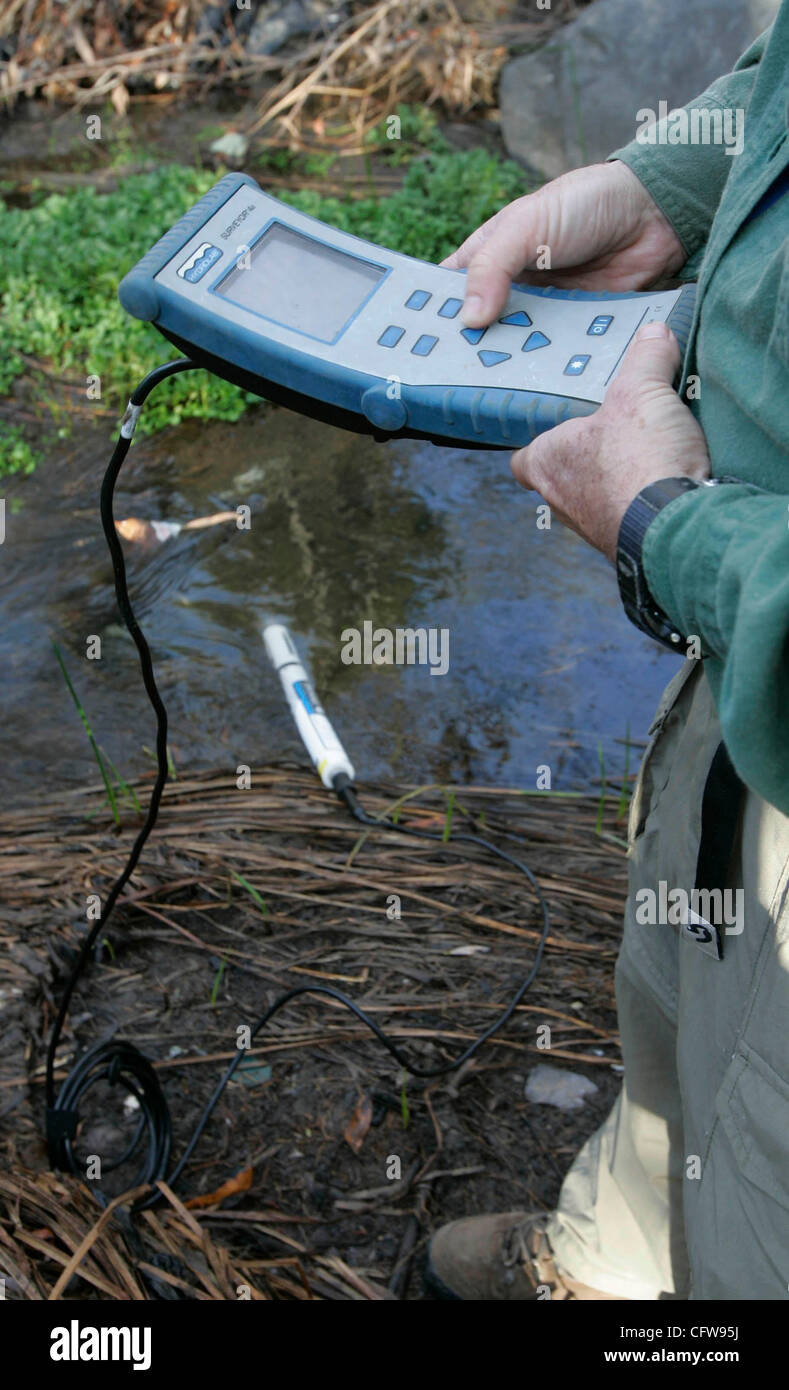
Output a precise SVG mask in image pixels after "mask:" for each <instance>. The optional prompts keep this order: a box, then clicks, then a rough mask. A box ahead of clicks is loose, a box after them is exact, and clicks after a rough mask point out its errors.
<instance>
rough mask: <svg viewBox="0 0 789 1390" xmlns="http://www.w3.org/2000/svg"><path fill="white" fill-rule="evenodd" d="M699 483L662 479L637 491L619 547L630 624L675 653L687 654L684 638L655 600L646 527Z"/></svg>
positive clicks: (618, 560) (623, 524)
mask: <svg viewBox="0 0 789 1390" xmlns="http://www.w3.org/2000/svg"><path fill="white" fill-rule="evenodd" d="M698 486H699V484H698V483H696V482H694V481H693V479H692V478H685V477H681V478H662V479H661V481H660V482H658V483H650V485H649V487H645V488H643V489H642V491H641V492H639V493H638V495H637V496H636V497H634V498H633V501H632V502H631V503H630V506H629V507H628V509H627V511H626V512H625V514H624V516H623V517H622V522H621V525H620V527H619V537H618V540H617V547H616V574H617V579H618V581H619V593H620V596H621V599H622V605H623V607H624V610H625V612H626V614H627V616H628V618H629V619H630V621H631V623H635V625H636V627H638V628H640V629H641V631H642V632H646V633H647V635H648V636H649V637H653V638H654V639H655V641H657V642H662V644H663V646H664V647H668V648H669V650H670V651H672V652H678V653H681V654H682V655H684V654H685V645H686V643H685V637H684V635H683V633H681V632H679V631H678V629H677V628H676V627H675V625H674V624H673V623H672V621H671V619H670V618H669V617H668V616H667V614H665V613H664V612H663V609H662V608H659V607H658V605H657V604H656V603H655V600H654V599H653V597H652V595H651V593H650V592H649V585H648V584H647V579H646V575H645V573H644V566H643V563H642V546H643V542H644V536H645V534H646V530H647V527H648V526H649V525H650V524H651V523H652V522H653V521H654V519H655V517H656V516H657V514H658V512H660V511H662V510H663V508H664V507H666V506H668V504H669V502H673V501H674V499H675V498H677V497H681V496H682V494H683V493H685V492H690V491H691V490H692V489H695V488H697V487H698Z"/></svg>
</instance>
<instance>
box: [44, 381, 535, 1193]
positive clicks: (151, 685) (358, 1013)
mask: <svg viewBox="0 0 789 1390" xmlns="http://www.w3.org/2000/svg"><path fill="white" fill-rule="evenodd" d="M195 365H196V364H195V363H193V362H191V361H189V359H188V358H179V359H178V360H177V361H174V362H167V363H166V364H165V365H164V366H161V367H156V368H155V369H154V370H153V371H152V372H149V373H148V375H147V376H146V377H145V378H144V380H143V381H142V382H141V383H140V385H139V386H138V387H137V389H136V390H135V391H134V392H133V394H132V396H131V398H130V400H129V405H128V407H127V410H126V414H125V415H124V418H123V421H122V422H121V435H120V438H119V439H118V442H117V444H116V446H115V449H114V451H113V454H112V458H111V459H110V462H109V464H108V466H107V471H106V474H105V476H104V481H103V483H102V487H101V523H102V527H103V529H104V535H105V537H106V540H107V545H108V547H109V551H110V558H111V560H112V567H113V572H114V576H115V594H116V597H117V601H118V607H119V609H120V613H121V616H122V618H123V621H124V623H125V624H126V627H127V628H128V630H129V632H130V634H131V636H132V638H133V640H134V643H135V646H136V647H137V650H138V652H139V656H140V669H141V672H142V678H143V684H144V685H145V690H146V693H147V695H148V698H149V700H150V702H151V705H152V706H153V710H154V713H155V714H156V761H157V768H158V770H157V775H156V781H155V783H154V786H153V790H152V792H151V799H150V801H149V803H148V812H147V815H146V818H145V822H144V824H143V826H142V829H141V830H140V831H139V833H138V835H137V838H136V839H135V841H134V844H133V846H132V849H131V853H130V854H129V858H128V860H127V862H126V866H125V868H124V869H123V871H122V872H121V874H120V875H119V877H118V878H117V880H116V881H115V883H114V884H113V886H112V888H111V890H110V893H109V896H108V898H107V901H106V903H105V904H104V908H103V910H102V913H101V916H100V918H99V920H98V922H96V924H95V926H94V927H93V928H92V929H91V931H90V932H89V933H88V935H87V937H86V938H85V941H84V942H83V945H82V949H81V950H80V953H79V956H78V957H77V961H76V963H75V965H74V968H73V970H72V973H71V975H70V977H69V979H68V982H67V984H66V987H65V990H64V992H63V997H62V999H61V1002H60V1008H59V1009H58V1013H57V1017H56V1019H55V1024H54V1027H53V1029H52V1036H51V1038H50V1042H49V1047H48V1050H47V1064H46V1087H45V1090H46V1103H47V1122H46V1131H47V1148H48V1153H49V1160H50V1164H51V1165H52V1167H53V1168H59V1169H64V1170H69V1171H71V1172H72V1173H74V1174H79V1173H80V1167H79V1164H78V1161H77V1158H76V1155H75V1153H74V1147H73V1142H74V1139H75V1136H76V1132H77V1125H78V1121H79V1103H80V1101H81V1100H82V1099H83V1098H84V1096H85V1095H86V1094H87V1092H88V1091H89V1090H90V1089H91V1088H92V1087H93V1086H95V1085H97V1084H98V1083H99V1082H102V1081H103V1082H106V1083H107V1084H109V1085H121V1086H122V1087H123V1088H124V1089H125V1090H126V1091H127V1092H128V1094H129V1095H130V1096H131V1097H132V1098H133V1099H134V1101H135V1103H136V1105H137V1106H138V1107H139V1110H140V1118H139V1120H138V1123H137V1128H136V1130H135V1133H134V1136H133V1138H132V1140H131V1141H130V1143H129V1144H128V1146H127V1148H126V1149H125V1151H124V1152H123V1153H122V1154H121V1155H120V1156H119V1157H118V1158H115V1159H112V1160H111V1161H109V1162H105V1163H104V1164H103V1167H104V1169H105V1170H107V1171H110V1170H112V1169H114V1168H119V1167H120V1166H121V1165H122V1164H124V1163H126V1162H128V1161H129V1160H130V1159H131V1158H132V1157H133V1156H134V1154H135V1153H136V1152H137V1149H138V1148H139V1146H140V1143H141V1140H142V1139H143V1136H144V1135H146V1134H147V1151H146V1153H145V1156H144V1157H143V1158H142V1161H141V1166H140V1169H139V1172H138V1174H137V1178H136V1180H135V1182H134V1183H133V1184H131V1185H132V1186H143V1185H146V1184H147V1185H149V1186H151V1187H152V1186H153V1185H154V1184H155V1183H156V1182H157V1180H159V1179H162V1178H164V1177H165V1175H166V1173H167V1165H168V1162H169V1158H170V1149H171V1138H172V1125H171V1121H170V1113H169V1110H168V1108H167V1102H166V1100H165V1097H164V1093H163V1091H162V1088H161V1086H160V1084H159V1079H158V1077H157V1075H156V1072H155V1071H154V1069H153V1067H152V1066H151V1063H150V1062H149V1061H148V1059H147V1058H146V1057H144V1056H143V1054H142V1053H141V1052H139V1051H138V1050H137V1048H136V1047H134V1045H133V1044H132V1043H128V1042H123V1041H109V1042H103V1043H99V1044H97V1046H95V1047H93V1048H91V1049H90V1050H89V1051H88V1052H86V1053H84V1054H83V1055H82V1057H80V1058H79V1060H78V1061H77V1062H76V1064H75V1065H74V1066H73V1068H72V1070H71V1071H70V1072H69V1074H68V1076H67V1077H66V1079H65V1081H64V1082H63V1085H62V1086H61V1088H60V1091H59V1092H58V1093H57V1094H56V1093H55V1054H56V1051H57V1045H58V1042H59V1040H60V1035H61V1033H62V1031H63V1025H64V1023H65V1020H66V1015H67V1013H68V1008H69V1004H70V1002H71V998H72V995H73V993H74V989H75V987H76V984H77V981H78V980H79V978H80V976H81V974H82V972H83V970H84V968H85V965H86V963H87V960H88V957H89V955H90V952H91V950H92V948H93V946H94V945H95V942H96V940H97V938H98V937H99V935H100V934H101V933H102V932H103V931H104V930H105V929H106V925H107V922H108V920H109V918H110V916H111V914H112V911H113V909H114V907H115V904H116V902H117V900H118V897H119V895H120V894H121V892H122V891H123V889H124V887H125V886H126V884H127V883H128V881H129V879H130V878H131V875H132V874H133V872H134V869H135V867H136V865H137V862H138V860H139V858H140V854H141V853H142V849H143V846H144V845H145V842H146V840H147V839H148V836H149V835H150V833H151V831H152V830H153V828H154V825H155V824H156V818H157V815H158V812H159V804H160V802H161V798H162V793H163V791H164V787H165V784H166V782H167V777H168V765H167V710H166V708H165V705H164V702H163V700H162V698H161V695H160V694H159V690H158V687H157V685H156V678H155V675H154V670H153V662H152V660H151V653H150V649H149V647H148V643H147V642H146V640H145V637H144V635H143V632H142V629H141V628H140V626H139V624H138V622H137V619H136V618H135V616H134V610H133V608H132V605H131V601H130V599H129V591H128V586H127V582H126V565H125V562H124V558H123V549H122V547H121V544H120V541H119V539H118V533H117V531H116V529H115V520H114V516H113V498H114V492H115V484H116V482H117V479H118V474H119V473H120V470H121V466H122V464H123V461H124V459H125V458H126V455H127V453H128V451H129V446H130V444H131V438H132V435H133V433H134V428H135V425H136V423H137V417H138V416H139V413H140V409H141V407H142V405H143V404H144V402H145V400H146V398H147V396H148V395H149V393H150V392H151V391H152V390H153V388H154V387H155V386H157V385H158V384H159V382H160V381H164V380H165V378H166V377H168V376H173V375H174V374H175V373H176V372H184V371H188V370H189V369H190V368H192V367H194V366H195ZM335 791H336V793H337V795H338V797H339V798H340V800H341V801H342V802H343V803H344V805H345V806H346V807H347V809H348V810H349V811H350V812H351V814H352V815H353V817H354V819H356V820H357V821H359V822H360V823H361V824H363V825H367V826H369V827H371V828H377V829H379V830H382V829H386V830H393V831H397V832H398V833H399V834H403V835H412V836H417V837H419V838H420V839H428V840H442V841H443V840H444V837H443V836H442V835H434V834H433V833H432V832H430V831H426V830H420V829H417V828H416V827H414V826H407V825H400V824H397V823H395V822H394V821H391V820H387V819H385V818H382V819H378V818H376V817H374V816H370V815H368V814H367V812H366V811H365V810H364V808H363V807H362V805H361V802H360V801H359V798H358V795H357V793H356V790H355V788H354V787H353V786H351V785H350V783H349V782H348V779H347V778H346V777H345V776H344V775H342V774H341V775H340V776H339V777H338V778H337V779H335ZM449 842H450V843H452V844H456V843H458V842H464V843H468V844H475V845H479V846H481V847H482V848H483V849H485V850H487V851H488V852H489V853H491V854H494V855H496V856H497V857H498V858H499V859H502V860H504V861H505V863H507V864H511V865H513V866H514V867H515V868H516V869H519V870H520V872H521V873H523V874H524V875H525V876H526V878H527V879H528V880H529V883H530V884H531V886H532V888H533V889H534V892H535V894H536V896H537V900H538V902H539V904H540V907H541V910H542V916H543V928H542V932H541V934H540V938H539V941H538V945H537V951H536V954H535V958H534V963H533V965H532V968H531V970H530V971H529V974H528V975H527V976H526V979H525V980H524V981H523V983H522V984H521V986H520V988H519V989H518V991H517V993H516V994H515V996H514V997H513V999H512V1000H511V1001H510V1003H509V1004H508V1005H507V1007H506V1008H505V1009H504V1010H503V1012H502V1013H501V1014H500V1015H499V1017H498V1018H497V1019H495V1020H494V1022H493V1023H492V1024H491V1026H490V1027H489V1028H487V1029H486V1030H485V1032H484V1033H482V1034H481V1035H480V1036H479V1037H478V1038H476V1039H475V1041H474V1042H473V1043H471V1044H470V1046H469V1047H467V1048H466V1049H465V1051H464V1052H462V1053H461V1055H460V1056H459V1057H456V1058H455V1060H454V1061H452V1062H447V1063H444V1064H442V1065H441V1066H436V1067H422V1066H418V1065H416V1064H415V1063H413V1062H411V1061H410V1060H409V1058H408V1057H407V1056H406V1054H405V1053H404V1052H403V1051H401V1049H400V1048H399V1047H398V1046H397V1044H396V1043H394V1042H392V1040H391V1038H389V1037H387V1035H386V1033H384V1032H383V1030H382V1029H381V1028H379V1026H378V1024H377V1023H376V1022H375V1020H374V1019H372V1018H370V1017H369V1016H368V1015H367V1014H366V1013H365V1012H364V1010H363V1009H361V1008H360V1007H359V1005H358V1004H356V1003H354V1001H353V1000H352V999H349V998H348V997H347V995H345V994H343V993H342V992H341V991H340V990H338V989H334V988H332V987H331V986H328V985H299V986H297V987H296V988H294V989H291V990H288V991H287V992H286V993H285V994H282V995H280V997H279V999H276V1000H275V1001H274V1003H273V1004H272V1005H271V1006H270V1008H268V1009H267V1010H266V1012H265V1013H264V1015H263V1017H262V1018H261V1019H259V1021H258V1022H257V1023H256V1024H255V1026H254V1028H253V1029H252V1031H251V1034H250V1041H251V1040H252V1039H253V1038H255V1037H257V1035H258V1033H259V1032H261V1030H262V1029H263V1028H265V1026H266V1024H267V1023H268V1022H269V1020H270V1019H271V1018H273V1017H274V1015H275V1014H276V1013H278V1011H279V1010H280V1009H281V1008H284V1006H285V1005H286V1004H289V1003H290V1001H291V1000H292V999H296V998H298V997H299V996H300V995H303V994H315V995H322V996H324V997H326V998H329V999H336V1000H337V1001H338V1002H339V1003H340V1004H342V1005H344V1007H345V1008H347V1009H349V1010H350V1012H351V1013H352V1014H354V1015H355V1017H356V1018H358V1019H359V1021H360V1022H361V1023H363V1024H364V1025H365V1026H366V1027H367V1028H369V1029H370V1030H371V1032H372V1033H373V1034H374V1035H375V1037H376V1038H377V1039H378V1041H379V1042H380V1043H381V1044H382V1046H383V1047H385V1048H386V1050H387V1052H389V1053H391V1055H392V1056H393V1057H394V1058H395V1060H396V1061H397V1062H399V1064H400V1066H401V1067H403V1068H405V1070H406V1071H408V1072H410V1073H411V1075H412V1076H417V1077H422V1078H428V1077H434V1076H444V1075H447V1074H448V1073H449V1072H453V1071H457V1069H458V1067H462V1066H463V1065H464V1063H465V1062H467V1061H468V1060H469V1058H470V1057H473V1056H474V1054H475V1053H476V1052H477V1051H478V1050H479V1049H480V1048H481V1047H482V1045H483V1044H484V1043H485V1042H487V1041H488V1039H489V1038H491V1037H493V1035H494V1033H497V1032H498V1031H499V1029H500V1028H503V1026H504V1024H505V1023H506V1022H507V1021H508V1019H510V1018H511V1017H512V1015H513V1013H514V1012H515V1009H516V1008H517V1006H518V1004H519V1003H520V1001H521V999H522V998H523V996H524V994H525V993H526V991H527V989H528V988H529V986H530V985H531V984H532V982H533V980H534V978H535V976H536V974H537V971H538V970H539V967H540V962H541V960H542V955H543V951H544V949H545V942H546V940H547V937H548V932H549V930H550V916H549V912H548V906H547V903H546V901H545V898H544V896H543V893H542V891H541V889H540V886H539V884H538V882H537V880H536V878H535V876H534V874H533V873H532V871H531V869H529V868H528V867H527V866H526V865H525V864H521V863H520V861H519V860H517V859H514V858H513V857H512V855H509V854H507V853H506V852H505V851H504V850H502V849H499V847H498V845H494V844H491V842H490V841H489V840H485V839H483V838H482V837H481V836H479V835H469V834H461V835H453V836H451V837H450V841H449ZM245 1052H246V1049H243V1050H241V1049H239V1051H238V1053H237V1055H236V1056H235V1057H234V1058H233V1060H232V1062H231V1063H230V1065H229V1066H228V1067H227V1069H226V1071H225V1073H224V1075H223V1076H222V1077H221V1078H220V1080H219V1081H218V1082H217V1084H216V1086H215V1088H214V1091H213V1093H212V1095H211V1097H210V1098H209V1100H208V1103H207V1104H206V1106H205V1108H204V1110H203V1113H202V1115H201V1116H200V1119H199V1121H198V1123H197V1125H196V1127H195V1130H194V1132H193V1134H192V1137H191V1139H190V1140H189V1143H188V1144H187V1146H186V1149H185V1150H184V1153H183V1155H182V1156H181V1158H180V1160H179V1162H178V1163H177V1164H176V1166H175V1168H174V1169H173V1171H172V1173H171V1174H170V1177H169V1179H168V1183H169V1185H170V1186H172V1185H173V1184H174V1183H175V1182H177V1180H178V1178H179V1177H180V1175H181V1173H182V1172H183V1170H184V1168H185V1166H186V1164H187V1163H188V1161H189V1159H190V1158H191V1156H192V1153H193V1152H194V1149H195V1146H196V1145H197V1143H198V1141H199V1139H200V1137H201V1135H202V1133H203V1131H204V1129H205V1126H206V1124H207V1123H208V1120H209V1119H210V1117H211V1115H212V1113H213V1110H214V1107H215V1106H216V1104H217V1102H218V1100H219V1098H220V1096H221V1094H222V1092H223V1091H224V1089H225V1087H226V1086H227V1084H228V1082H229V1081H230V1079H231V1077H232V1076H233V1074H234V1072H235V1070H236V1068H237V1067H238V1066H239V1064H240V1063H241V1061H242V1059H243V1057H244V1055H245ZM94 1190H96V1191H97V1194H98V1196H99V1198H100V1199H101V1192H100V1190H99V1189H98V1188H96V1189H94ZM160 1197H161V1194H160V1192H159V1191H158V1190H154V1191H153V1192H152V1194H151V1195H150V1196H149V1197H147V1198H145V1199H144V1200H141V1201H138V1202H137V1203H135V1209H137V1210H141V1209H142V1208H144V1207H148V1206H152V1205H153V1204H154V1203H155V1202H157V1201H159V1200H160ZM102 1200H103V1199H102Z"/></svg>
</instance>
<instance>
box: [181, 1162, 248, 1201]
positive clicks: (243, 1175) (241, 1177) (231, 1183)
mask: <svg viewBox="0 0 789 1390" xmlns="http://www.w3.org/2000/svg"><path fill="white" fill-rule="evenodd" d="M251 1186H252V1169H251V1168H243V1169H242V1171H241V1172H240V1173H236V1176H235V1177H234V1178H228V1180H227V1182H223V1183H222V1186H221V1187H218V1188H217V1189H216V1192H204V1193H203V1195H202V1197H190V1198H189V1201H188V1202H184V1206H185V1207H213V1206H214V1205H215V1204H216V1203H217V1202H223V1201H224V1199H225V1197H232V1196H234V1194H235V1193H236V1192H248V1191H249V1189H250V1187H251Z"/></svg>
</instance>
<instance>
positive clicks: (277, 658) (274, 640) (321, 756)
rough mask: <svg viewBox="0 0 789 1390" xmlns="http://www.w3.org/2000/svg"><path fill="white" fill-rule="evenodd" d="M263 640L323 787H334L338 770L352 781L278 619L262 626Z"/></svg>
mask: <svg viewBox="0 0 789 1390" xmlns="http://www.w3.org/2000/svg"><path fill="white" fill-rule="evenodd" d="M263 642H264V645H265V648H266V652H267V653H268V658H269V661H270V662H271V664H272V666H273V667H274V670H275V671H276V672H277V674H278V676H279V678H280V680H281V682H282V689H283V690H284V691H285V698H286V699H287V702H288V704H289V705H290V712H291V714H292V715H293V718H294V720H295V721H296V728H297V729H298V731H299V733H300V734H301V741H302V743H303V744H304V747H305V748H306V750H307V752H308V753H309V755H310V760H311V762H312V765H313V767H314V768H315V770H316V771H317V772H318V773H319V775H320V779H321V781H322V782H323V785H324V787H329V788H330V789H332V790H336V788H335V787H334V779H335V778H336V777H337V775H338V773H341V772H344V773H345V776H346V777H347V778H348V780H349V782H353V780H354V771H353V765H352V763H351V761H350V759H349V757H348V754H347V753H346V751H345V749H344V748H343V746H342V744H341V743H340V740H339V739H338V737H337V735H336V734H335V732H334V729H333V728H332V726H331V724H330V723H329V721H328V719H327V718H326V715H325V713H324V711H323V708H322V706H321V705H320V704H319V702H318V700H317V697H316V695H315V692H314V691H313V689H312V686H311V685H310V682H309V677H308V675H307V672H306V671H305V669H304V667H303V666H302V664H301V661H300V659H299V654H298V652H297V651H296V648H295V646H294V643H293V639H292V637H291V635H290V633H289V632H288V629H287V628H286V627H284V626H283V625H282V623H268V624H267V625H266V626H265V627H264V628H263Z"/></svg>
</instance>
